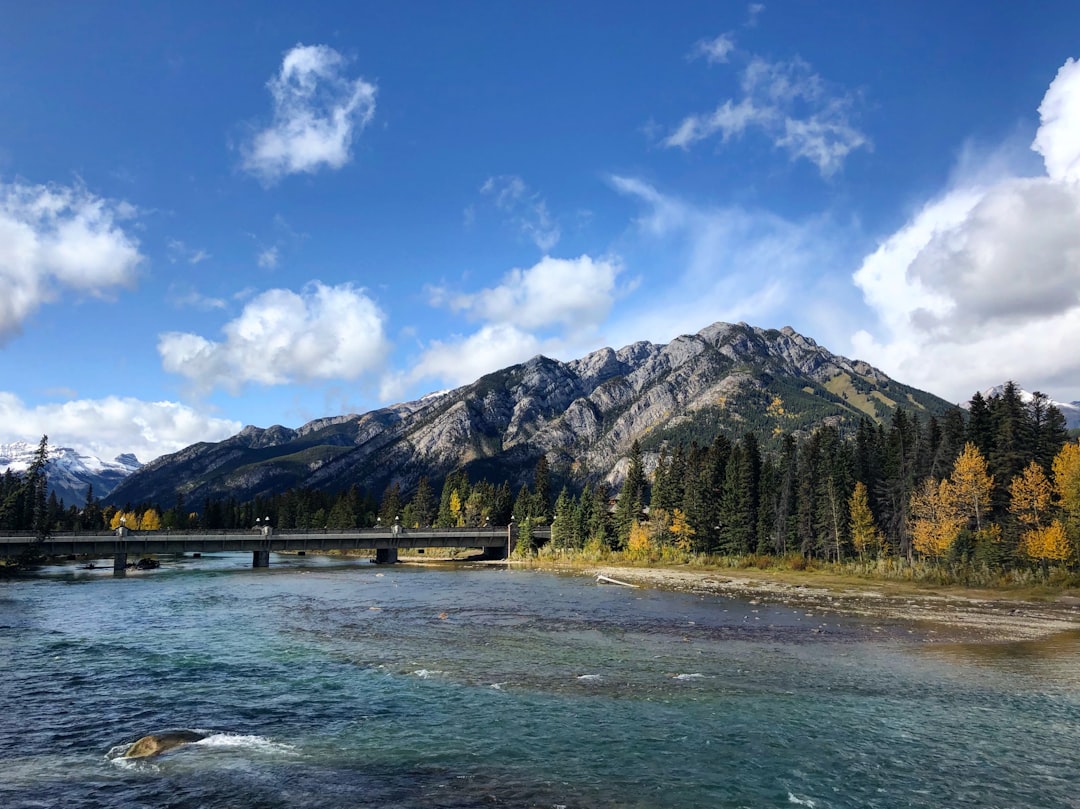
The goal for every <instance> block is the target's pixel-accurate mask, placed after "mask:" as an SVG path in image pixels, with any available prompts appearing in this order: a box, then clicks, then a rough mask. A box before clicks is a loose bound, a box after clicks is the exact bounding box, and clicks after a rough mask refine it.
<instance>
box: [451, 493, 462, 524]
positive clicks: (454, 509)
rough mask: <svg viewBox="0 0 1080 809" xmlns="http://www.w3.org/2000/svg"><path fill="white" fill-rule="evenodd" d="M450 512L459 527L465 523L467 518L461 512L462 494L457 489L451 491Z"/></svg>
mask: <svg viewBox="0 0 1080 809" xmlns="http://www.w3.org/2000/svg"><path fill="white" fill-rule="evenodd" d="M450 513H451V514H452V515H453V517H454V525H456V526H457V527H458V528H460V527H462V526H463V525H465V518H464V516H463V515H462V513H461V495H460V494H458V490H457V489H454V490H453V491H452V492H450Z"/></svg>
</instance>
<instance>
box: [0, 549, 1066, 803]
mask: <svg viewBox="0 0 1080 809" xmlns="http://www.w3.org/2000/svg"><path fill="white" fill-rule="evenodd" d="M250 564H251V559H250V555H248V554H244V555H241V554H222V555H220V556H204V557H202V558H191V557H188V558H184V559H176V560H168V559H166V560H165V562H164V564H163V566H162V567H161V568H160V569H158V570H154V571H146V572H139V573H129V574H127V575H126V576H122V577H114V576H113V573H112V571H111V569H106V570H100V569H99V570H82V569H80V568H79V567H78V566H77V565H76V564H75V563H70V564H67V565H58V566H52V567H46V568H43V569H41V570H39V571H37V572H36V573H35V574H34V575H33V576H30V577H27V578H22V579H15V580H5V581H0V677H2V679H0V697H2V699H0V710H2V714H0V806H3V807H5V808H6V809H23V808H24V807H26V808H29V807H102V808H103V809H105V808H109V807H125V808H126V807H176V809H181V808H183V809H189V808H190V809H195V807H214V808H215V809H221V808H223V807H236V808H237V809H241V808H243V809H252V808H253V807H266V808H267V809H270V808H271V807H274V808H277V807H281V809H286V808H287V809H297V808H299V807H334V808H335V809H337V808H338V807H340V808H341V809H346V807H348V808H349V809H358V808H359V807H375V806H378V807H384V806H393V807H405V809H409V807H488V806H507V807H549V809H550V808H552V807H567V809H569V808H570V807H673V808H674V809H678V808H680V807H752V808H754V809H756V808H757V807H793V806H805V807H815V809H831V808H839V807H882V809H886V808H887V809H895V807H964V806H971V807H1010V808H1011V809H1019V808H1020V807H1039V809H1049V807H1077V806H1080V765H1078V761H1077V750H1080V667H1078V666H1077V664H1078V663H1080V639H1078V638H1076V637H1061V638H1056V639H1052V640H1050V641H1047V642H1045V643H1041V644H1030V643H1029V644H1000V645H995V646H992V647H988V646H985V645H977V644H976V645H970V646H965V645H962V644H951V645H942V644H932V643H926V642H924V641H925V635H924V634H922V633H921V630H919V629H918V628H917V627H914V628H912V627H906V626H904V625H901V624H884V623H880V622H874V621H868V620H865V619H853V618H848V619H844V618H838V617H836V616H830V615H822V614H807V613H806V612H804V611H803V610H793V609H790V608H786V607H780V606H769V605H765V604H757V603H753V602H748V601H740V600H736V599H730V598H722V597H717V596H705V597H703V596H699V595H690V594H685V593H673V592H663V591H655V590H644V589H630V588H623V587H617V586H600V585H597V584H596V583H595V582H593V581H592V580H591V579H589V578H585V577H577V576H568V575H555V574H551V573H542V572H535V571H524V570H507V569H505V568H503V567H501V566H477V567H469V566H459V567H453V568H449V567H438V566H436V567H415V566H409V565H397V566H392V567H378V566H375V565H372V564H370V563H368V562H366V561H360V560H342V559H331V558H322V557H312V556H308V557H297V556H274V557H272V559H271V567H270V568H269V569H260V570H254V569H251V568H250ZM178 728H190V729H196V730H199V731H201V732H203V733H205V734H207V738H206V739H204V740H203V741H200V742H197V743H195V744H192V745H189V746H186V747H183V748H179V749H177V750H174V751H171V752H169V753H167V754H165V755H162V756H159V757H156V758H151V759H142V760H133V759H124V758H122V757H121V755H120V754H121V753H122V752H123V750H124V749H125V748H126V746H127V745H128V744H130V743H131V742H133V741H134V740H136V739H138V738H139V737H141V736H143V735H145V734H148V733H153V732H158V731H163V730H167V729H178Z"/></svg>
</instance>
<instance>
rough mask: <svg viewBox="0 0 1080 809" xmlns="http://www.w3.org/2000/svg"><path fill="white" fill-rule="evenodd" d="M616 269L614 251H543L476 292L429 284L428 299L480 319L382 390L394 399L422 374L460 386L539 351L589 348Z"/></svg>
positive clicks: (426, 352)
mask: <svg viewBox="0 0 1080 809" xmlns="http://www.w3.org/2000/svg"><path fill="white" fill-rule="evenodd" d="M621 271H622V265H621V263H620V262H619V261H618V260H617V259H616V258H602V259H597V258H593V257H591V256H588V255H583V256H579V257H578V258H574V259H562V258H552V257H550V256H545V257H544V258H543V259H541V260H540V261H539V262H537V263H536V264H535V265H533V266H532V267H529V268H527V269H513V270H511V271H510V272H508V273H507V274H506V275H505V276H504V277H503V278H502V279H501V281H500V283H499V284H497V285H495V286H492V287H488V288H486V289H482V290H479V291H477V292H455V291H452V290H450V289H447V288H445V287H436V288H429V289H428V294H429V297H430V302H431V303H432V305H434V306H439V307H445V308H447V309H449V310H450V311H452V312H456V313H459V314H461V315H463V316H465V317H466V318H468V319H469V320H473V321H478V322H480V324H481V325H480V327H479V328H478V329H477V330H476V331H475V332H473V333H471V334H459V335H456V336H454V337H451V338H448V339H447V340H434V341H432V342H430V343H428V344H427V345H426V346H425V347H424V349H423V351H422V352H421V354H420V356H419V358H418V359H417V360H416V361H415V362H414V363H413V364H412V367H411V368H410V370H409V371H408V372H406V373H403V374H398V375H396V376H392V377H388V378H387V379H386V381H385V382H384V386H383V396H384V397H386V398H395V397H397V396H399V395H401V393H402V391H404V390H405V389H406V388H407V387H408V386H410V385H413V384H415V383H418V382H420V381H421V380H425V379H434V380H438V382H439V383H441V384H444V385H460V384H464V383H466V382H471V381H472V380H474V379H476V378H477V377H479V376H482V375H483V374H486V373H490V372H491V371H494V370H497V369H499V368H503V367H505V366H507V365H512V364H514V363H516V362H523V361H524V360H527V359H529V358H530V357H533V356H535V355H536V354H545V355H548V356H556V357H564V356H565V357H567V358H568V357H569V356H572V355H574V352H578V351H581V350H582V349H587V348H592V347H594V346H593V345H592V342H591V341H593V340H595V339H596V335H597V330H598V328H599V327H600V326H601V324H603V322H604V321H605V320H606V319H607V317H608V315H609V313H610V311H611V307H612V305H613V304H614V302H615V299H616V298H617V297H618V296H619V295H620V294H621V292H622V290H620V289H618V287H617V285H616V280H617V277H618V275H619V274H620V272H621Z"/></svg>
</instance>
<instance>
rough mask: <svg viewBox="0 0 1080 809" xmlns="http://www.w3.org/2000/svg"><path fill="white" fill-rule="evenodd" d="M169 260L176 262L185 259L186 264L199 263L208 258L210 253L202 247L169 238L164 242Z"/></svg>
mask: <svg viewBox="0 0 1080 809" xmlns="http://www.w3.org/2000/svg"><path fill="white" fill-rule="evenodd" d="M166 249H167V251H168V256H169V261H171V262H172V263H173V264H176V263H177V262H178V261H186V262H187V263H188V264H199V263H200V262H203V261H206V260H207V259H208V258H210V254H209V253H208V252H206V251H205V250H202V249H196V248H192V247H188V246H187V245H186V244H184V242H182V241H180V240H179V239H170V240H169V241H168V243H167V244H166Z"/></svg>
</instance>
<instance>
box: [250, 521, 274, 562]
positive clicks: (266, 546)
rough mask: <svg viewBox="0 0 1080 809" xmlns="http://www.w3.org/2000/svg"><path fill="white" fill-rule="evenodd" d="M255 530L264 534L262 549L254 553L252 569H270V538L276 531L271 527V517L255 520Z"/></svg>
mask: <svg viewBox="0 0 1080 809" xmlns="http://www.w3.org/2000/svg"><path fill="white" fill-rule="evenodd" d="M255 530H256V531H258V532H259V533H260V534H262V537H263V542H262V547H261V548H259V549H258V550H257V551H253V552H252V567H270V541H271V540H270V537H271V536H272V535H273V533H274V529H273V528H271V527H270V517H269V515H268V516H267V517H265V518H264V519H262V520H260V519H259V518H258V517H256V518H255Z"/></svg>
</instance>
